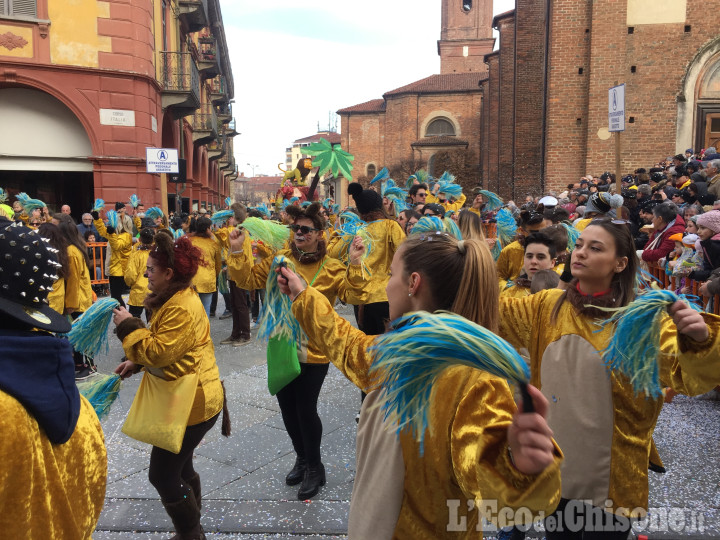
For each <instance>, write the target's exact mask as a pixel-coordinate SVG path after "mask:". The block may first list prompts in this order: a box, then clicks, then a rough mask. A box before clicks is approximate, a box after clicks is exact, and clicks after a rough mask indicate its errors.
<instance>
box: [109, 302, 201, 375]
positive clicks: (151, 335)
mask: <svg viewBox="0 0 720 540" xmlns="http://www.w3.org/2000/svg"><path fill="white" fill-rule="evenodd" d="M161 310H162V323H161V324H158V325H157V328H155V329H152V328H142V329H140V330H135V331H134V332H132V333H131V334H130V335H128V336H127V337H126V338H125V339H124V340H123V349H125V354H126V355H127V357H128V359H130V360H132V361H133V362H135V363H136V364H140V365H143V366H150V367H157V368H162V367H165V366H169V365H170V364H174V363H176V362H179V361H180V360H182V358H183V357H184V356H185V355H186V354H187V353H188V351H190V349H192V347H193V345H194V343H195V340H196V336H195V333H194V332H192V331H190V330H191V329H190V328H189V325H190V324H191V316H190V314H189V313H188V311H187V309H185V308H184V307H182V306H176V305H172V306H167V305H165V306H163V307H162V308H161ZM152 322H153V323H155V318H153V321H152ZM153 330H154V331H153Z"/></svg>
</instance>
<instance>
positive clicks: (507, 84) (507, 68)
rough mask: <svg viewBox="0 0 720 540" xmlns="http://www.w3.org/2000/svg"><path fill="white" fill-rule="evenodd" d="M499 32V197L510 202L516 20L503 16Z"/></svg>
mask: <svg viewBox="0 0 720 540" xmlns="http://www.w3.org/2000/svg"><path fill="white" fill-rule="evenodd" d="M497 28H498V30H499V32H500V60H499V77H500V96H499V99H500V103H499V107H500V111H499V121H498V124H497V129H498V131H499V145H500V147H499V153H498V182H499V184H500V189H499V191H498V194H499V195H500V196H501V197H503V198H505V199H511V198H513V197H514V196H515V195H514V194H513V161H514V160H513V148H514V146H515V144H514V141H515V17H514V15H512V14H511V15H510V16H507V17H503V18H502V19H500V20H499V21H498V23H497Z"/></svg>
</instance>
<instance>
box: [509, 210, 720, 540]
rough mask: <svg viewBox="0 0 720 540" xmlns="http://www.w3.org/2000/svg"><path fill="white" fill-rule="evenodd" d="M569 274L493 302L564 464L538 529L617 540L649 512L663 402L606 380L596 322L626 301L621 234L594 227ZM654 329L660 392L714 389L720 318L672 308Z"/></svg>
mask: <svg viewBox="0 0 720 540" xmlns="http://www.w3.org/2000/svg"><path fill="white" fill-rule="evenodd" d="M571 268H572V274H573V276H574V279H573V281H571V282H570V284H569V286H568V288H567V290H566V291H562V290H560V289H549V290H544V291H540V292H538V293H535V294H534V295H532V296H526V297H524V298H501V299H500V335H501V336H503V337H505V338H506V339H507V340H508V341H510V342H511V343H512V344H513V345H514V346H515V347H516V348H518V349H520V348H526V349H528V350H529V353H530V360H531V362H530V370H531V381H532V383H533V384H534V385H535V386H537V387H538V388H540V389H541V391H542V393H543V394H544V395H545V397H546V398H547V399H548V401H549V404H550V409H549V422H548V423H549V425H550V427H551V428H552V430H553V433H554V436H555V438H556V440H557V442H558V444H559V445H560V447H561V448H562V450H563V453H564V455H565V462H564V463H563V467H562V500H561V503H560V505H559V507H558V512H557V513H556V514H555V515H553V516H551V517H550V518H549V519H548V521H546V525H547V524H548V523H549V524H550V525H551V526H552V530H549V529H548V530H546V536H547V538H548V540H555V539H560V538H567V536H564V535H563V533H562V532H560V531H559V529H558V527H559V526H560V525H561V526H562V527H563V528H564V529H566V530H567V529H568V524H572V523H578V519H580V520H582V519H583V516H584V518H585V519H584V522H585V529H583V530H591V527H601V526H607V528H606V529H604V532H603V533H602V535H600V534H599V533H598V535H597V536H594V537H597V538H600V537H602V538H604V539H608V540H613V539H618V540H619V539H623V540H624V539H625V538H627V535H628V532H629V529H630V526H631V520H630V518H631V517H634V518H636V519H637V518H640V517H642V515H639V514H638V512H637V511H638V510H639V512H640V513H643V512H644V510H645V509H647V506H648V477H647V475H648V473H647V470H648V453H649V448H650V445H651V437H652V433H653V429H654V426H655V423H656V421H657V418H658V415H659V414H660V408H661V407H662V403H663V400H662V397H659V398H657V399H656V398H652V397H646V396H645V395H644V394H639V395H638V394H636V393H635V391H634V389H633V385H632V382H631V381H630V379H629V378H628V377H626V376H625V375H623V374H620V373H617V372H611V373H610V374H608V371H607V368H606V365H605V362H604V361H603V358H602V356H601V351H603V350H604V349H605V347H606V346H607V344H608V343H609V340H610V338H611V337H612V332H613V329H612V326H611V325H606V326H604V327H598V325H597V321H598V320H599V319H606V318H608V317H609V316H610V315H609V314H608V311H606V308H615V307H622V306H626V305H627V304H629V303H630V302H631V301H632V300H633V298H634V289H635V282H636V273H637V257H636V255H635V247H634V244H633V239H632V235H631V234H630V230H629V228H628V227H627V225H625V224H617V223H614V222H613V221H612V220H610V219H607V218H605V219H596V220H594V221H592V222H591V223H590V224H589V225H588V226H587V228H585V230H584V231H583V232H582V234H581V235H580V237H579V238H578V240H577V243H576V244H575V250H574V251H573V254H572V259H571ZM660 325H661V329H660V339H661V351H662V352H661V353H660V354H659V362H660V366H659V372H660V379H661V383H662V384H663V386H667V387H671V388H674V389H675V390H677V391H678V392H681V393H686V394H688V395H697V394H702V393H704V392H706V391H708V390H710V389H712V388H713V387H715V386H716V385H717V384H718V383H719V382H720V364H719V363H718V360H717V347H718V341H720V339H719V336H720V332H719V330H720V318H718V317H717V316H714V315H710V314H700V313H697V312H696V311H694V310H693V309H691V308H690V307H689V306H687V305H686V304H685V303H683V302H676V303H674V304H673V305H672V306H670V307H669V309H668V315H665V316H664V317H663V319H662V321H661V323H660ZM646 331H648V329H647V328H638V332H646ZM585 501H591V504H589V505H588V504H586V503H585ZM630 512H633V514H632V516H631V515H630ZM597 517H600V518H601V519H599V520H598V519H596V518H597ZM580 522H581V523H582V521H580ZM546 529H547V527H546ZM595 530H598V529H595ZM581 533H582V531H579V532H578V534H581ZM573 538H581V536H574V537H573Z"/></svg>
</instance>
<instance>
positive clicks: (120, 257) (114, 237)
mask: <svg viewBox="0 0 720 540" xmlns="http://www.w3.org/2000/svg"><path fill="white" fill-rule="evenodd" d="M93 223H94V224H95V228H96V229H97V230H98V232H99V233H100V236H104V237H105V238H107V239H108V244H110V274H109V275H110V276H112V277H122V276H123V275H124V274H125V267H126V266H127V262H128V258H129V257H130V252H131V251H132V245H133V240H132V236H131V235H130V233H128V232H124V231H123V232H121V233H113V234H108V232H107V227H105V224H104V223H103V221H102V219H96V220H94V221H93Z"/></svg>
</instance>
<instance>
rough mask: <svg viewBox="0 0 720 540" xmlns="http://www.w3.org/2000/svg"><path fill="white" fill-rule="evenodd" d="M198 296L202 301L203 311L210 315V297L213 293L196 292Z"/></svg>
mask: <svg viewBox="0 0 720 540" xmlns="http://www.w3.org/2000/svg"><path fill="white" fill-rule="evenodd" d="M198 295H199V296H200V301H201V302H202V305H203V307H204V308H205V313H206V314H207V316H208V317H209V316H210V304H211V303H212V297H213V293H211V292H206V293H198Z"/></svg>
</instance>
